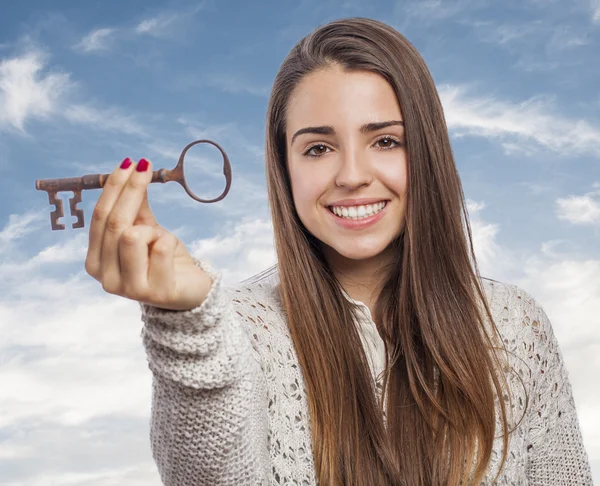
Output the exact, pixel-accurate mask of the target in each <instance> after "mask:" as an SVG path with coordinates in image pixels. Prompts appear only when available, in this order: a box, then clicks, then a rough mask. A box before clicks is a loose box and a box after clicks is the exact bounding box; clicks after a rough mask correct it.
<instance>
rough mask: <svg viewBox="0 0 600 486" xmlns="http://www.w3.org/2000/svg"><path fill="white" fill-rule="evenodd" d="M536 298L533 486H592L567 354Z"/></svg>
mask: <svg viewBox="0 0 600 486" xmlns="http://www.w3.org/2000/svg"><path fill="white" fill-rule="evenodd" d="M527 297H530V296H526V298H527ZM530 298H531V303H532V312H531V316H530V319H531V321H530V323H529V325H530V326H531V330H532V332H533V333H534V334H536V338H535V339H534V341H533V342H534V343H535V344H534V345H535V346H537V349H534V350H533V351H532V354H533V356H534V357H535V359H536V361H537V383H535V384H534V387H533V389H532V394H531V396H530V404H529V414H528V415H529V443H528V445H527V453H528V468H527V479H528V480H529V484H530V485H532V486H533V485H539V486H552V485H557V486H558V485H560V486H590V485H592V475H591V471H590V466H589V461H588V457H587V453H586V451H585V448H584V446H583V441H582V437H581V431H580V429H579V421H578V419H577V411H576V409H575V402H574V400H573V394H572V391H571V383H570V381H569V376H568V372H567V369H566V368H565V364H564V361H563V357H562V353H561V350H560V348H559V345H558V342H557V340H556V337H555V336H554V332H553V330H552V325H551V323H550V320H549V319H548V316H547V315H546V312H545V311H544V309H543V308H542V307H541V305H540V304H539V303H537V302H536V301H535V299H533V298H532V297H530Z"/></svg>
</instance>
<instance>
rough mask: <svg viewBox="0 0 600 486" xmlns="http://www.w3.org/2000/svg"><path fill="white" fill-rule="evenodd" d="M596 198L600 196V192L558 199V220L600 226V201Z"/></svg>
mask: <svg viewBox="0 0 600 486" xmlns="http://www.w3.org/2000/svg"><path fill="white" fill-rule="evenodd" d="M594 196H600V191H593V192H590V193H588V194H584V195H583V196H568V197H565V198H559V199H557V200H556V214H557V216H558V218H559V219H562V220H565V221H569V222H570V223H573V224H600V200H599V199H596V198H594Z"/></svg>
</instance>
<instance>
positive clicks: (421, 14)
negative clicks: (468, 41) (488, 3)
mask: <svg viewBox="0 0 600 486" xmlns="http://www.w3.org/2000/svg"><path fill="white" fill-rule="evenodd" d="M480 3H482V2H480ZM473 4H476V2H474V1H473V0H420V1H418V2H412V3H409V4H408V5H406V4H404V3H402V4H398V5H397V7H396V11H397V13H398V14H401V15H402V16H413V17H418V18H420V19H421V20H423V21H431V20H444V19H447V18H449V17H453V16H455V15H457V14H459V13H460V12H462V11H464V10H465V9H466V8H467V7H470V6H473ZM475 6H476V5H475Z"/></svg>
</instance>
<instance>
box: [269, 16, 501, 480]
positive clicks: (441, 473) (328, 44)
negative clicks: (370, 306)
mask: <svg viewBox="0 0 600 486" xmlns="http://www.w3.org/2000/svg"><path fill="white" fill-rule="evenodd" d="M333 64H337V65H339V66H342V67H343V68H344V69H346V70H366V71H371V72H375V73H378V74H380V75H381V76H383V77H384V78H385V79H386V80H387V81H388V82H389V83H390V85H391V86H392V88H393V89H394V91H395V93H396V96H397V97H398V101H399V104H400V107H401V109H402V114H403V118H404V123H405V134H406V150H407V156H408V189H407V207H406V221H405V226H404V231H403V232H402V234H401V235H400V236H399V238H398V239H397V240H396V241H395V242H394V243H393V244H394V246H395V249H396V252H395V255H396V261H395V262H394V264H393V265H392V266H391V268H389V270H388V271H387V274H386V275H385V281H384V282H383V284H384V285H383V290H382V292H381V293H380V295H379V297H378V300H377V303H376V308H377V311H376V312H375V313H374V314H375V315H378V316H381V319H380V322H378V323H377V326H378V330H379V333H380V335H381V336H382V339H383V340H384V343H385V347H386V370H385V372H384V375H383V378H384V379H383V384H384V393H383V396H382V399H381V402H378V400H377V396H376V391H375V387H374V383H373V379H372V375H371V373H370V370H369V367H368V362H367V358H366V355H365V353H364V350H363V348H362V345H361V341H360V338H359V334H358V330H357V329H356V327H355V326H354V325H353V322H354V320H353V319H354V317H355V310H354V308H353V306H352V305H351V303H350V302H349V301H348V300H347V299H345V297H344V295H343V293H342V290H341V286H340V285H339V282H338V281H337V280H336V278H335V277H334V276H333V274H332V272H331V269H330V268H329V266H328V263H327V261H326V260H325V258H324V256H323V253H322V251H321V247H320V244H319V243H320V242H319V241H318V240H317V239H316V238H315V237H314V236H313V235H312V234H310V233H309V232H308V230H307V229H306V228H305V227H304V225H303V224H302V222H301V221H300V219H299V217H298V215H297V213H296V211H295V208H294V204H293V199H292V191H291V185H290V179H289V174H288V171H287V163H286V108H287V103H288V100H289V99H290V95H291V94H292V92H293V90H294V88H295V87H296V86H297V84H298V82H299V81H300V80H301V79H302V78H303V77H304V76H306V75H307V74H309V73H311V72H313V71H315V70H318V69H323V68H327V67H328V66H331V65H333ZM266 163H267V165H266V173H267V188H268V195H269V201H270V207H271V214H272V219H273V226H274V231H275V248H276V252H277V259H278V270H279V278H280V284H281V286H280V291H281V296H282V301H283V305H284V309H285V312H286V315H287V321H288V325H289V328H290V332H291V336H292V339H293V343H294V346H295V349H296V352H297V355H298V359H299V362H300V365H301V368H302V373H303V377H304V380H305V383H306V389H307V396H308V403H309V410H310V418H311V433H312V441H313V455H314V459H315V468H316V474H317V479H318V481H319V483H320V484H321V485H341V484H347V485H352V486H361V485H389V484H393V485H396V484H406V485H410V486H430V485H442V484H443V485H458V484H460V483H461V482H462V483H463V484H465V483H466V484H471V483H479V481H481V480H482V478H483V477H484V475H485V473H486V471H487V468H488V465H489V462H490V458H491V454H492V448H493V441H494V436H495V432H496V431H495V428H496V412H495V406H494V404H495V398H496V397H503V395H505V394H506V392H507V390H506V389H505V385H506V381H505V379H504V377H503V375H502V373H501V362H500V359H499V357H498V356H497V354H496V353H492V352H490V350H491V349H493V348H494V347H497V346H498V345H499V344H501V343H500V341H497V340H495V338H497V337H498V332H497V329H496V327H495V324H494V322H493V318H492V315H491V312H490V309H489V307H488V305H487V302H486V298H485V294H484V291H483V288H482V286H481V281H480V275H479V270H478V267H477V263H476V260H475V254H474V251H473V243H472V239H471V229H470V225H469V221H468V214H467V211H466V207H465V203H464V195H463V191H462V186H461V182H460V179H459V175H458V172H457V170H456V166H455V163H454V157H453V154H452V149H451V146H450V141H449V137H448V130H447V127H446V123H445V119H444V114H443V110H442V106H441V103H440V100H439V97H438V94H437V91H436V88H435V85H434V82H433V80H432V77H431V74H430V73H429V70H428V69H427V66H426V65H425V62H424V61H423V59H422V58H421V56H420V55H419V53H418V52H417V51H416V49H415V48H414V47H413V45H412V44H411V43H410V42H409V41H408V40H407V39H405V38H404V37H403V36H402V35H401V34H400V33H398V32H397V31H396V30H394V29H393V28H391V27H390V26H388V25H386V24H384V23H381V22H378V21H375V20H370V19H363V18H353V19H344V20H337V21H334V22H331V23H329V24H326V25H324V26H321V27H319V28H318V29H316V30H315V31H313V32H312V33H310V34H309V35H308V36H306V37H305V38H303V39H302V40H301V41H300V42H299V43H298V44H297V45H296V46H294V47H293V49H292V50H291V51H290V53H289V55H288V56H287V57H286V59H285V60H284V62H283V63H282V65H281V67H280V70H279V72H278V74H277V76H276V78H275V81H274V84H273V87H272V93H271V97H270V100H269V106H268V112H267V133H266ZM465 228H466V232H465ZM486 323H487V324H491V326H487V324H486ZM488 328H489V329H491V330H492V331H493V332H487V329H488ZM500 347H501V346H500ZM499 405H500V415H499V417H500V423H501V424H502V427H503V446H504V453H503V457H502V464H503V463H504V460H505V458H506V450H507V444H508V435H509V434H508V432H509V431H508V420H507V412H506V408H505V404H504V401H503V400H502V399H500V400H499Z"/></svg>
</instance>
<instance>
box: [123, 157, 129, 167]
mask: <svg viewBox="0 0 600 486" xmlns="http://www.w3.org/2000/svg"><path fill="white" fill-rule="evenodd" d="M130 165H131V159H130V158H129V157H127V158H126V159H125V160H123V162H121V169H127V168H128V167H129V166H130Z"/></svg>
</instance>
